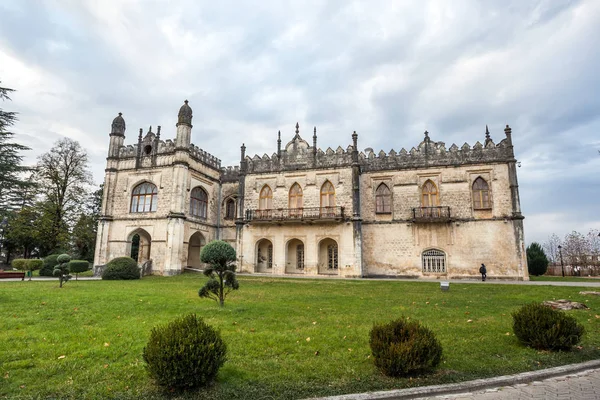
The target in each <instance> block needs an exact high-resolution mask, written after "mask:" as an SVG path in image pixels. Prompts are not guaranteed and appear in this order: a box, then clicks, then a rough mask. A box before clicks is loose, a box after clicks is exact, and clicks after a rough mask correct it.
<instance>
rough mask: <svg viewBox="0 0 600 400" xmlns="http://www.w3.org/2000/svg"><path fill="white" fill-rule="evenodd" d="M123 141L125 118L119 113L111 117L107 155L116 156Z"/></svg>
mask: <svg viewBox="0 0 600 400" xmlns="http://www.w3.org/2000/svg"><path fill="white" fill-rule="evenodd" d="M124 141H125V120H124V119H123V114H122V113H119V115H117V117H116V118H115V119H113V122H112V125H111V130H110V142H109V145H108V156H109V157H118V156H119V148H120V147H122V146H123V142H124Z"/></svg>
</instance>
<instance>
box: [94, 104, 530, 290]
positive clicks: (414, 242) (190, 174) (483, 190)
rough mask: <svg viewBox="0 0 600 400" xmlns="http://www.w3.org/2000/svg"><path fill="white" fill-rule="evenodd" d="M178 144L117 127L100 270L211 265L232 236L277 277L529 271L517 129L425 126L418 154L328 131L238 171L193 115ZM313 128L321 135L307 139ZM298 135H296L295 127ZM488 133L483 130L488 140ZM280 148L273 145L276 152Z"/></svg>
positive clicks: (258, 268)
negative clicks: (376, 147) (326, 136)
mask: <svg viewBox="0 0 600 400" xmlns="http://www.w3.org/2000/svg"><path fill="white" fill-rule="evenodd" d="M176 127H177V130H176V134H175V138H174V139H166V140H163V139H161V128H160V127H158V128H157V130H156V132H152V128H150V129H149V130H148V132H147V133H146V134H144V133H143V131H142V130H141V129H140V131H139V136H138V138H137V143H136V144H133V145H132V144H130V145H125V143H124V142H125V128H126V125H125V120H124V119H123V116H122V115H121V114H120V113H119V116H117V117H116V118H115V119H114V121H113V123H112V129H111V133H110V145H109V150H108V158H107V165H106V174H105V178H104V198H103V204H102V216H101V219H100V222H99V226H98V238H97V244H96V254H95V262H94V263H95V265H103V264H106V263H107V262H108V261H110V260H111V259H113V258H115V257H119V256H132V257H133V258H136V259H137V261H138V262H139V263H140V264H144V263H146V265H147V264H148V262H149V261H151V264H152V270H153V272H154V273H155V274H162V275H174V274H179V273H181V272H182V271H183V269H184V268H186V267H191V268H202V263H201V261H200V250H201V249H202V247H203V246H204V245H205V244H206V243H208V242H209V241H211V240H215V239H219V240H225V241H227V242H229V243H230V244H231V245H232V246H233V247H234V248H235V249H236V252H237V256H238V261H237V266H238V271H242V272H247V273H261V274H273V275H307V276H320V275H334V276H340V277H386V276H388V277H414V278H421V277H429V278H431V277H439V278H441V279H446V278H468V277H474V276H477V275H478V274H479V272H478V270H479V266H480V265H481V263H484V264H485V265H486V266H487V270H488V277H489V278H494V277H501V278H504V279H506V278H508V279H520V280H524V279H528V275H527V261H526V255H525V244H524V243H525V242H524V237H523V216H522V214H521V209H520V204H519V187H518V182H517V171H516V159H515V156H514V151H513V144H512V136H511V135H512V132H511V128H510V127H509V126H508V125H507V126H506V128H505V129H504V137H503V138H502V140H500V141H499V142H498V143H495V142H494V141H493V140H492V137H491V135H490V133H489V131H488V129H487V127H486V132H485V137H482V140H483V143H480V142H476V143H475V144H474V145H473V146H470V145H468V144H467V143H465V144H463V145H462V146H460V147H459V146H457V145H455V144H453V145H451V146H449V147H446V145H445V143H444V142H441V141H434V140H433V139H432V138H431V137H430V135H429V133H428V132H425V134H424V138H423V141H422V142H421V143H419V144H418V145H417V146H415V147H412V148H411V149H410V150H409V151H407V150H405V149H402V150H400V151H399V152H396V151H394V150H391V151H389V152H388V153H385V152H383V151H381V152H379V153H374V152H373V150H372V149H370V148H367V149H366V150H364V151H360V150H359V145H358V135H357V133H356V132H354V133H353V134H352V135H348V142H349V144H348V145H347V146H346V147H345V148H343V147H338V148H337V149H335V150H334V149H331V148H328V149H327V150H325V151H324V150H322V149H320V148H318V146H317V130H316V128H315V129H314V130H311V132H310V133H309V137H308V139H309V140H310V139H312V142H308V141H307V140H305V139H304V138H303V137H302V136H301V135H300V127H299V125H298V124H296V127H295V134H294V135H293V137H292V138H291V140H290V141H289V142H287V143H286V144H285V145H282V143H283V142H282V141H281V133H279V136H278V140H277V148H276V149H275V150H276V151H275V152H274V153H273V154H272V155H271V156H269V155H267V154H265V155H263V156H262V157H261V156H258V155H256V156H254V157H249V156H247V155H246V148H245V146H244V145H242V146H241V157H240V163H239V165H236V166H233V167H226V168H225V167H222V166H221V161H220V160H219V159H218V158H217V157H215V156H213V155H211V154H209V153H207V152H206V151H204V150H202V149H200V148H199V147H197V146H196V145H194V144H192V142H191V136H192V109H191V108H190V106H189V105H188V102H187V100H186V101H185V104H184V105H183V106H182V107H181V109H180V110H179V114H178V120H177V125H176ZM310 134H312V138H311V137H310ZM290 136H291V135H290ZM482 136H483V135H482ZM274 147H275V146H274Z"/></svg>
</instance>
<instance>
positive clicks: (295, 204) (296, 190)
mask: <svg viewBox="0 0 600 400" xmlns="http://www.w3.org/2000/svg"><path fill="white" fill-rule="evenodd" d="M288 204H289V206H290V217H301V216H302V188H301V187H300V185H298V184H297V183H294V184H293V185H292V187H291V189H290V195H289V202H288Z"/></svg>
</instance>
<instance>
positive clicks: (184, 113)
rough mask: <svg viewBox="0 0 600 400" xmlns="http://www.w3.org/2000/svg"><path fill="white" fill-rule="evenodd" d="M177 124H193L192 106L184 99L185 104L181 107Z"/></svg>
mask: <svg viewBox="0 0 600 400" xmlns="http://www.w3.org/2000/svg"><path fill="white" fill-rule="evenodd" d="M177 117H178V118H177V124H178V125H179V124H186V125H190V126H191V125H192V108H191V107H190V106H189V105H188V101H187V100H186V101H184V104H183V105H182V106H181V108H180V109H179V114H178V116H177Z"/></svg>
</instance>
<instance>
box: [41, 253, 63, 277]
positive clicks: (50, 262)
mask: <svg viewBox="0 0 600 400" xmlns="http://www.w3.org/2000/svg"><path fill="white" fill-rule="evenodd" d="M59 255H60V254H50V255H49V256H47V257H46V258H44V264H43V265H42V269H40V276H54V267H56V265H57V264H58V260H57V259H58V256H59Z"/></svg>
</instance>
